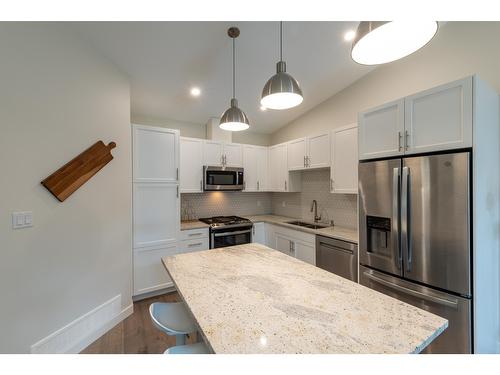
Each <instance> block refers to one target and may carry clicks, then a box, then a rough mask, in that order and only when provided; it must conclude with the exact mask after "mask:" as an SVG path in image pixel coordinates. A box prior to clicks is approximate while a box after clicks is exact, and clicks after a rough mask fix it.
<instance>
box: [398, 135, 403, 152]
mask: <svg viewBox="0 0 500 375" xmlns="http://www.w3.org/2000/svg"><path fill="white" fill-rule="evenodd" d="M401 138H403V135H402V134H401V132H398V150H399V151H401V150H402V149H403V146H401Z"/></svg>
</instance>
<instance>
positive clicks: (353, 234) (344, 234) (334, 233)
mask: <svg viewBox="0 0 500 375" xmlns="http://www.w3.org/2000/svg"><path fill="white" fill-rule="evenodd" d="M245 217H246V218H247V219H249V220H251V221H252V222H254V223H259V222H262V223H269V224H275V225H281V226H283V227H286V228H290V229H295V230H298V231H301V232H305V233H310V234H319V235H322V236H326V237H331V238H335V239H338V240H343V241H349V242H353V243H358V231H357V230H355V229H350V228H343V227H339V226H336V225H335V226H333V227H327V228H323V229H310V228H305V227H299V226H298V225H292V224H287V221H293V220H298V219H294V218H292V217H286V216H278V215H254V216H245ZM199 228H208V224H205V223H202V222H201V221H199V220H190V221H181V230H189V229H199Z"/></svg>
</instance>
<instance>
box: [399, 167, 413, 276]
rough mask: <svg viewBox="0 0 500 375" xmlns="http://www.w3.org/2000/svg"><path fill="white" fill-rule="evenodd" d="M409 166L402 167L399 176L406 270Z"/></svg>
mask: <svg viewBox="0 0 500 375" xmlns="http://www.w3.org/2000/svg"><path fill="white" fill-rule="evenodd" d="M410 228H411V222H410V168H408V167H403V173H402V178H401V243H402V247H403V251H405V252H406V254H407V256H408V258H407V259H408V261H407V262H406V271H408V272H410V271H411V263H412V249H411V229H410Z"/></svg>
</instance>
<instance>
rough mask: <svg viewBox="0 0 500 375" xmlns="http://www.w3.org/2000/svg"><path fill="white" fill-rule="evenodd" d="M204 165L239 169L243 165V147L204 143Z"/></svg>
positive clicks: (218, 142) (213, 142)
mask: <svg viewBox="0 0 500 375" xmlns="http://www.w3.org/2000/svg"><path fill="white" fill-rule="evenodd" d="M203 154H204V157H203V159H204V165H210V166H226V167H241V166H242V165H243V147H242V145H240V144H238V143H224V142H220V141H209V140H206V141H204V145H203Z"/></svg>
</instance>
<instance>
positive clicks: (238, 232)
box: [210, 226, 252, 249]
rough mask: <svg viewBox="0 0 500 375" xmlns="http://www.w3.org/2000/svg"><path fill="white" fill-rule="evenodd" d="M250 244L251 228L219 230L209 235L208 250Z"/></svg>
mask: <svg viewBox="0 0 500 375" xmlns="http://www.w3.org/2000/svg"><path fill="white" fill-rule="evenodd" d="M251 242H252V227H251V226H247V227H240V228H221V229H220V230H212V231H211V233H210V248H211V249H217V248H219V247H227V246H235V245H243V244H246V243H251Z"/></svg>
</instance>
